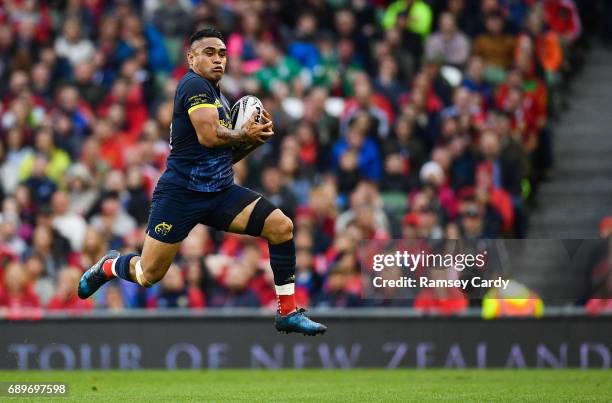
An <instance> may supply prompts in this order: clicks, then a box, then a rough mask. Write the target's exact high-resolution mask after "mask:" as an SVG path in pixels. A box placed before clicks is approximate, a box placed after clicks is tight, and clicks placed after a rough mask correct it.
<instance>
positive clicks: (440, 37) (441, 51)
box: [425, 13, 470, 67]
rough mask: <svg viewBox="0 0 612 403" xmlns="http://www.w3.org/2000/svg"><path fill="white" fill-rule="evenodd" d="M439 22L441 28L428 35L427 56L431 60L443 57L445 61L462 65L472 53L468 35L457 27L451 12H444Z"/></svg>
mask: <svg viewBox="0 0 612 403" xmlns="http://www.w3.org/2000/svg"><path fill="white" fill-rule="evenodd" d="M439 24H440V28H439V30H438V31H436V32H434V33H433V34H431V35H429V36H428V37H427V41H426V43H425V56H426V57H427V58H428V59H430V60H431V59H441V60H443V61H444V62H445V63H448V64H453V65H455V66H458V67H462V66H463V65H464V64H465V62H466V61H467V58H468V56H469V54H470V42H469V40H468V38H467V36H466V35H465V34H464V33H463V32H461V31H460V30H459V29H458V28H457V23H456V21H455V17H454V16H453V14H451V13H443V14H442V15H441V16H440V19H439Z"/></svg>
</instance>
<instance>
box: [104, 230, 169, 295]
mask: <svg viewBox="0 0 612 403" xmlns="http://www.w3.org/2000/svg"><path fill="white" fill-rule="evenodd" d="M180 246H181V242H176V243H166V242H161V241H158V240H157V239H155V238H153V237H151V236H149V235H146V236H145V241H144V245H143V248H142V255H138V254H136V253H129V254H126V255H123V256H120V257H119V258H118V259H117V261H116V263H115V271H114V272H113V271H112V265H113V262H108V263H106V264H108V265H110V269H111V274H113V275H114V276H116V277H119V278H121V279H124V280H127V281H131V282H132V283H137V284H139V285H141V286H142V287H150V286H152V285H153V284H155V283H157V282H158V281H160V280H161V279H162V278H163V277H164V275H165V274H166V272H167V271H168V269H169V268H170V265H171V264H172V261H173V260H174V257H175V256H176V253H177V252H178V250H179V248H180ZM107 270H108V269H107Z"/></svg>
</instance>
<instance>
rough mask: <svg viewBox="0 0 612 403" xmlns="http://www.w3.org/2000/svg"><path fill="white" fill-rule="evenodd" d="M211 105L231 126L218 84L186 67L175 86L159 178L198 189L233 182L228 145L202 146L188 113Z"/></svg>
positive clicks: (217, 187) (221, 120)
mask: <svg viewBox="0 0 612 403" xmlns="http://www.w3.org/2000/svg"><path fill="white" fill-rule="evenodd" d="M199 108H215V109H217V112H218V113H219V124H220V125H223V126H225V127H228V128H231V127H232V126H231V118H230V107H229V104H228V102H227V99H226V98H225V97H224V96H223V95H222V94H221V91H220V89H219V87H217V86H215V85H213V84H212V83H211V82H210V81H208V80H207V79H205V78H204V77H202V76H200V75H198V74H196V73H194V72H193V70H191V69H190V70H189V72H187V74H185V76H184V77H183V78H182V79H181V81H180V82H179V83H178V86H177V87H176V95H175V96H174V112H173V114H172V124H171V126H170V150H171V151H170V156H169V157H168V164H167V167H166V172H164V174H163V175H162V177H161V179H160V182H162V183H168V182H170V183H174V184H176V185H179V186H181V187H184V188H187V189H191V190H195V191H199V192H216V191H219V190H223V189H225V188H227V187H229V186H231V185H232V184H233V183H234V172H233V171H232V149H231V147H217V148H208V147H204V146H203V145H201V144H200V143H199V142H198V136H197V134H196V131H195V128H194V127H193V125H192V124H191V120H190V119H189V114H190V113H191V112H193V111H194V110H196V109H199Z"/></svg>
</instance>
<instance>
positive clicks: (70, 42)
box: [55, 19, 95, 67]
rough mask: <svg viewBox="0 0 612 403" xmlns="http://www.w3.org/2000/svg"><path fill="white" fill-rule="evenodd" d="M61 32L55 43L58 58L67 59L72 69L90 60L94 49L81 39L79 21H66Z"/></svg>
mask: <svg viewBox="0 0 612 403" xmlns="http://www.w3.org/2000/svg"><path fill="white" fill-rule="evenodd" d="M62 32H63V35H62V36H60V37H58V38H57V39H56V41H55V52H56V53H57V55H58V56H60V57H65V58H67V59H68V60H69V61H70V63H71V64H72V66H73V67H74V66H77V65H79V64H81V63H83V62H85V61H87V60H91V58H92V57H93V55H94V51H95V49H94V46H93V44H92V43H91V41H90V40H89V39H86V38H83V37H82V35H81V24H80V23H79V20H77V19H69V20H68V21H66V22H65V23H64V29H63V31H62Z"/></svg>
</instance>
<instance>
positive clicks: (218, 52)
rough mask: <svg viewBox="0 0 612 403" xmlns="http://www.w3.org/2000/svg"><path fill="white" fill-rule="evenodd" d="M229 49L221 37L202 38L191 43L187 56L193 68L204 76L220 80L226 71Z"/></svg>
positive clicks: (215, 80)
mask: <svg viewBox="0 0 612 403" xmlns="http://www.w3.org/2000/svg"><path fill="white" fill-rule="evenodd" d="M226 54H227V49H226V48H225V44H224V43H223V41H222V40H221V39H219V38H202V39H200V40H198V41H196V42H194V43H193V45H191V49H190V50H189V53H187V58H188V60H189V65H190V66H191V68H192V69H193V70H194V71H195V72H196V73H198V74H199V75H201V76H202V77H204V78H206V79H208V80H210V81H212V82H215V83H216V82H218V81H219V80H221V77H223V73H224V72H225V64H226V63H227V55H226Z"/></svg>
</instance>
